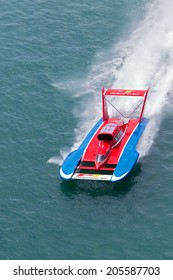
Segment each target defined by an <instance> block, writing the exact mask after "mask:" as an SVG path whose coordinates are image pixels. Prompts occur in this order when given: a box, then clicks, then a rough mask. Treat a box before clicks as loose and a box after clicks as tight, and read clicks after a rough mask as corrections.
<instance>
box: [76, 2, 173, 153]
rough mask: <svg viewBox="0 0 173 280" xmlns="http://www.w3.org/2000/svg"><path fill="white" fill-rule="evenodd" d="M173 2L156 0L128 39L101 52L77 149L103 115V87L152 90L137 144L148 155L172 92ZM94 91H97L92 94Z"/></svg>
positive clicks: (90, 83) (88, 80)
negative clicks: (144, 126) (145, 122)
mask: <svg viewBox="0 0 173 280" xmlns="http://www.w3.org/2000/svg"><path fill="white" fill-rule="evenodd" d="M172 10H173V2H172V1H171V0H164V1H163V0H160V1H159V0H156V1H154V2H153V3H152V4H151V5H150V7H149V9H148V11H147V15H146V17H145V19H144V20H143V21H142V22H140V23H139V26H138V27H137V28H136V29H135V30H133V31H132V33H131V34H130V35H129V36H128V38H126V39H125V40H123V41H121V42H119V43H118V44H115V45H114V46H113V47H112V48H111V49H110V50H109V51H108V50H106V51H105V52H102V53H99V54H97V56H96V62H95V63H94V64H93V65H92V68H91V70H90V72H89V74H88V77H87V78H86V82H85V85H87V87H86V91H87V92H88V91H89V88H90V91H91V95H90V98H89V101H88V104H86V106H85V110H83V112H82V113H81V112H80V109H79V112H78V114H79V115H80V120H81V119H82V126H81V127H80V135H78V134H77V133H76V135H77V136H76V140H75V147H77V146H78V145H79V144H80V142H81V141H82V139H83V136H84V135H86V134H87V132H88V131H89V130H90V129H91V127H92V126H93V124H94V122H95V121H96V120H98V119H99V118H100V116H101V87H102V85H104V86H105V87H106V88H108V87H112V88H126V89H146V88H148V87H150V91H149V95H148V100H147V104H146V110H145V116H146V117H148V118H149V119H150V121H149V124H148V126H147V129H146V130H145V133H144V134H143V137H142V141H140V143H139V145H138V150H139V152H140V154H141V156H143V155H145V154H146V153H147V152H148V150H149V148H150V146H151V144H152V143H153V141H154V137H155V135H156V134H157V130H158V129H159V123H160V121H161V117H162V116H163V112H164V111H163V110H164V108H165V105H166V103H167V102H168V103H169V100H170V98H172V95H173V91H172V85H173V20H172ZM93 92H95V93H94V94H93Z"/></svg>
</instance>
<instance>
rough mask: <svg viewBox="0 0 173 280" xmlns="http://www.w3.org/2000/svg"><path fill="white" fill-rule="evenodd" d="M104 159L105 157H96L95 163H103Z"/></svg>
mask: <svg viewBox="0 0 173 280" xmlns="http://www.w3.org/2000/svg"><path fill="white" fill-rule="evenodd" d="M105 159H106V156H105V155H100V154H98V155H96V162H104V161H105Z"/></svg>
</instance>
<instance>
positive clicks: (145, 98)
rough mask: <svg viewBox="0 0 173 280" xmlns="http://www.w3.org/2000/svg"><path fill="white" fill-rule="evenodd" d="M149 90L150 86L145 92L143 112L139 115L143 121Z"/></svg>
mask: <svg viewBox="0 0 173 280" xmlns="http://www.w3.org/2000/svg"><path fill="white" fill-rule="evenodd" d="M148 91H149V88H148V89H147V91H146V93H145V97H144V102H143V106H142V110H141V114H140V117H139V121H140V122H141V120H142V116H143V112H144V108H145V103H146V100H147V95H148Z"/></svg>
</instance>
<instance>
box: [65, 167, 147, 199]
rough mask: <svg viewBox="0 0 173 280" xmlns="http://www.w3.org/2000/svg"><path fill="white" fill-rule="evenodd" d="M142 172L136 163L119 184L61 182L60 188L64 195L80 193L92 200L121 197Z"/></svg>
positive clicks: (106, 182) (135, 182)
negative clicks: (98, 197) (103, 197)
mask: <svg viewBox="0 0 173 280" xmlns="http://www.w3.org/2000/svg"><path fill="white" fill-rule="evenodd" d="M141 172H142V169H141V163H137V164H136V166H135V167H134V169H133V170H132V171H131V173H130V174H129V175H128V176H127V177H126V178H124V179H123V180H122V181H120V182H116V183H112V182H108V181H90V180H69V181H66V180H63V179H62V181H61V184H60V188H61V191H62V193H63V194H64V195H66V196H68V197H71V198H73V197H75V196H77V195H79V194H81V193H85V194H87V195H89V196H91V197H92V198H94V197H97V196H105V195H106V196H107V195H108V196H115V197H121V196H126V194H127V193H128V192H129V191H131V189H132V187H134V186H135V185H136V184H137V182H138V178H139V177H140V175H141Z"/></svg>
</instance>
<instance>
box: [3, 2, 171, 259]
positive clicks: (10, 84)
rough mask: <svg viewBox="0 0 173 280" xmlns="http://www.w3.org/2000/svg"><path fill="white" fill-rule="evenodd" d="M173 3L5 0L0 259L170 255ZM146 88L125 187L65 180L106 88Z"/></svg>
mask: <svg viewBox="0 0 173 280" xmlns="http://www.w3.org/2000/svg"><path fill="white" fill-rule="evenodd" d="M172 10H173V2H172V1H171V0H156V1H152V0H147V1H146V0H145V1H144V0H140V1H139V0H131V1H129V0H95V1H91V0H85V1H80V0H75V1H70V0H64V1H60V0H51V1H48V0H30V1H29V0H23V1H17V0H13V1H5V0H1V1H0V37H1V42H0V62H1V63H0V85H1V95H0V96H1V102H0V108H1V109H0V115H1V125H0V151H1V152H0V155H1V156H0V188H1V195H0V259H5V260H7V259H15V260H17V259H24V260H25V259H41V260H44V259H50V260H52V259H57V260H60V259H61V260H65V259H70V260H71V259H74V260H76V259H98V260H99V259H124V260H130V259H139V260H141V259H173V140H172V139H173V129H172V128H173V110H172V109H173V20H172ZM102 86H104V87H105V88H108V87H114V88H136V89H139V88H141V89H145V88H147V87H150V93H149V96H148V102H147V106H146V111H145V115H146V116H147V117H148V118H149V119H150V122H149V124H148V127H147V129H146V131H145V133H144V135H143V137H142V139H141V141H140V143H139V145H138V150H139V152H140V154H141V156H140V159H139V161H138V163H137V165H136V167H135V168H134V170H133V172H132V173H131V174H130V175H129V176H128V177H127V178H126V179H124V180H123V181H122V182H119V183H109V182H101V181H100V182H96V181H63V180H62V179H61V178H60V176H59V170H60V166H61V164H62V162H63V160H64V158H65V156H66V155H67V154H68V152H70V151H71V150H72V149H74V148H75V147H77V146H78V145H79V144H80V142H81V141H82V139H83V137H84V136H85V135H86V134H87V132H88V131H89V130H90V128H91V127H92V126H93V125H94V123H95V122H96V120H98V119H99V118H100V117H101V102H100V101H101V88H102Z"/></svg>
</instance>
